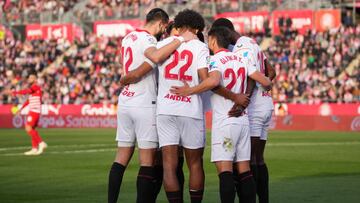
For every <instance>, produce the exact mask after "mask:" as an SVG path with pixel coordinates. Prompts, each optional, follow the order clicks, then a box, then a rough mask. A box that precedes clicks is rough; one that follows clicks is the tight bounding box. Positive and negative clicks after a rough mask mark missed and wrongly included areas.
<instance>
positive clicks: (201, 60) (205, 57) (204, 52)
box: [196, 46, 210, 70]
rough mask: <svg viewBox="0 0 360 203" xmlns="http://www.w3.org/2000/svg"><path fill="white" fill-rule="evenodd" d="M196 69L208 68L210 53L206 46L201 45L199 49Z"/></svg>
mask: <svg viewBox="0 0 360 203" xmlns="http://www.w3.org/2000/svg"><path fill="white" fill-rule="evenodd" d="M196 60H197V64H196V69H197V70H199V69H202V68H208V69H209V65H210V54H209V49H208V48H207V47H206V46H203V47H201V50H200V51H199V54H198V58H197V59H196Z"/></svg>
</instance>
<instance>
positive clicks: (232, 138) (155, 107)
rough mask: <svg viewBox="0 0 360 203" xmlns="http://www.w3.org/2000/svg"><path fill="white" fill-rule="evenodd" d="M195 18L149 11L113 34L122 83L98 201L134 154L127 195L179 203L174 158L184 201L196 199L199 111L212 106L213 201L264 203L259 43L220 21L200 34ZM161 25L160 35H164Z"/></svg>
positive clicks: (199, 190)
mask: <svg viewBox="0 0 360 203" xmlns="http://www.w3.org/2000/svg"><path fill="white" fill-rule="evenodd" d="M204 28H205V21H204V19H203V17H202V16H201V15H200V14H199V13H197V12H196V11H193V10H183V11H181V12H179V13H178V14H177V15H176V16H175V18H174V20H173V22H170V23H169V16H168V14H167V13H166V12H165V11H163V10H162V9H159V8H155V9H152V10H151V11H150V12H149V13H148V14H147V15H146V23H145V25H144V27H143V28H142V29H137V30H135V31H133V32H131V33H129V34H128V35H126V36H125V37H124V39H123V41H122V47H121V54H122V67H123V72H124V74H123V76H122V77H121V80H120V84H121V86H122V87H123V89H122V91H121V93H120V95H119V100H118V116H117V119H118V127H117V135H116V141H117V145H118V148H117V153H116V157H115V161H114V163H113V164H112V166H111V169H110V174H109V185H108V202H109V203H110V202H111V203H113V202H117V199H118V196H119V192H120V186H121V183H122V178H123V175H124V172H125V169H126V167H127V166H128V164H129V161H130V159H131V157H132V155H133V153H134V149H135V144H137V147H138V152H139V162H140V168H139V172H138V176H137V182H136V187H137V198H136V201H137V202H146V203H151V202H156V198H157V195H158V193H159V191H160V189H161V187H162V185H163V186H164V190H165V192H166V196H167V199H168V201H169V202H171V203H173V202H174V203H175V202H176V203H177V202H183V201H184V200H183V188H184V173H183V171H182V166H183V162H184V157H185V160H186V163H187V166H188V169H189V177H188V181H189V193H190V199H191V202H192V203H196V202H201V201H202V199H203V193H204V180H205V174H204V169H203V153H204V147H205V144H206V142H205V138H206V130H205V122H204V112H206V111H207V110H210V108H211V110H212V129H211V162H213V163H214V164H215V166H216V169H217V172H218V177H219V194H220V199H221V202H234V201H235V195H236V193H237V194H238V196H239V200H240V201H241V202H256V195H258V198H259V202H268V201H269V195H268V193H269V192H268V179H269V178H268V170H267V167H266V164H265V162H264V158H263V153H264V148H265V143H266V140H267V131H268V126H269V123H270V120H271V116H272V112H273V102H272V98H271V94H270V93H269V91H270V90H271V87H272V82H271V80H272V79H273V78H274V77H275V71H274V69H273V68H272V67H271V65H270V64H269V62H268V61H267V60H266V57H265V55H264V54H263V52H262V51H261V49H260V47H259V45H258V44H257V43H256V42H255V41H254V40H253V39H251V38H249V37H245V36H240V35H239V34H238V33H237V32H236V31H235V29H234V26H233V24H232V23H231V21H229V20H228V19H224V18H220V19H218V20H216V21H215V22H214V23H213V24H212V26H211V28H210V30H209V31H208V33H206V36H207V37H206V39H207V42H206V43H205V42H204V38H205V37H204V36H203V34H202V33H203V31H204ZM164 33H165V34H164Z"/></svg>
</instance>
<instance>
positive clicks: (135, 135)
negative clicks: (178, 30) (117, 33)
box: [108, 8, 195, 202]
mask: <svg viewBox="0 0 360 203" xmlns="http://www.w3.org/2000/svg"><path fill="white" fill-rule="evenodd" d="M168 20H169V17H168V15H167V14H166V12H165V11H163V10H162V9H159V8H155V9H152V10H151V11H150V12H149V13H148V14H147V16H146V24H145V26H144V28H143V29H137V30H136V31H133V32H131V33H129V34H128V35H127V36H125V37H124V39H123V41H122V47H121V55H122V64H123V69H124V74H125V75H124V76H123V78H122V81H123V83H128V84H130V85H127V86H126V87H125V88H124V89H123V90H122V91H121V93H120V95H119V102H118V104H119V105H118V117H117V119H118V127H117V136H116V140H117V141H118V150H117V153H116V157H115V161H114V163H113V165H112V167H111V170H110V174H109V189H108V202H116V201H117V198H118V195H119V191H120V186H121V183H122V177H123V174H124V171H125V169H126V167H127V165H128V163H129V161H130V159H131V157H132V155H133V153H134V148H135V142H137V145H138V148H139V162H140V169H139V174H138V177H137V202H155V199H156V197H155V195H154V191H153V188H154V185H153V184H154V181H153V180H154V173H155V172H154V167H153V166H154V160H155V153H156V150H157V148H158V136H157V132H156V119H155V111H156V108H155V107H156V92H157V90H156V89H157V87H156V78H155V73H154V71H152V70H153V68H154V67H155V65H154V62H155V63H157V62H159V61H161V60H164V59H166V58H167V57H168V56H169V55H170V54H171V53H172V52H173V51H174V50H175V49H176V48H177V47H178V46H179V45H180V44H181V43H182V42H183V41H185V39H184V38H183V37H180V38H177V39H176V40H174V41H173V42H172V43H170V44H168V45H167V46H165V47H163V48H162V49H156V43H157V42H156V39H155V36H157V35H161V34H162V33H163V32H164V31H165V28H166V25H167V23H168ZM185 36H186V35H185ZM187 36H188V37H187V40H189V38H195V37H194V36H193V35H187ZM153 53H155V54H156V56H154V55H153ZM147 56H148V57H149V59H148V58H147ZM139 67H140V69H139ZM131 71H133V72H131ZM134 72H135V74H134ZM128 73H129V76H127V74H128Z"/></svg>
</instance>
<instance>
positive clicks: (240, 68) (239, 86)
mask: <svg viewBox="0 0 360 203" xmlns="http://www.w3.org/2000/svg"><path fill="white" fill-rule="evenodd" d="M212 71H219V72H220V74H221V80H220V85H221V86H223V87H225V88H227V89H228V90H230V91H232V92H234V93H245V91H246V86H247V77H248V75H250V74H252V73H254V72H255V71H256V69H255V68H254V67H253V66H248V65H247V64H246V63H244V62H243V61H242V59H241V58H240V57H239V56H238V55H236V54H234V53H233V52H230V51H229V50H227V49H222V50H220V51H219V52H217V53H215V55H214V56H212V57H211V60H210V72H212ZM211 106H212V112H213V118H212V125H213V126H215V127H217V128H219V127H221V126H224V125H228V124H241V125H249V120H248V117H247V115H246V111H245V112H244V115H243V116H240V117H237V118H236V117H229V116H228V112H229V111H230V109H231V108H232V107H233V106H234V102H233V101H231V100H229V99H225V98H224V97H222V96H220V95H217V94H213V95H212V96H211Z"/></svg>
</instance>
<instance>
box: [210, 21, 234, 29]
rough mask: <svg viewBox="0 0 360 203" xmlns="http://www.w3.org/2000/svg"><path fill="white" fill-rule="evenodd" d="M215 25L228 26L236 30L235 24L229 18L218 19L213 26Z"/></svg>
mask: <svg viewBox="0 0 360 203" xmlns="http://www.w3.org/2000/svg"><path fill="white" fill-rule="evenodd" d="M214 27H227V28H228V29H229V30H231V31H235V28H234V24H233V23H232V22H231V21H230V20H229V19H227V18H218V19H216V20H215V21H214V22H213V24H212V25H211V28H214Z"/></svg>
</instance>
